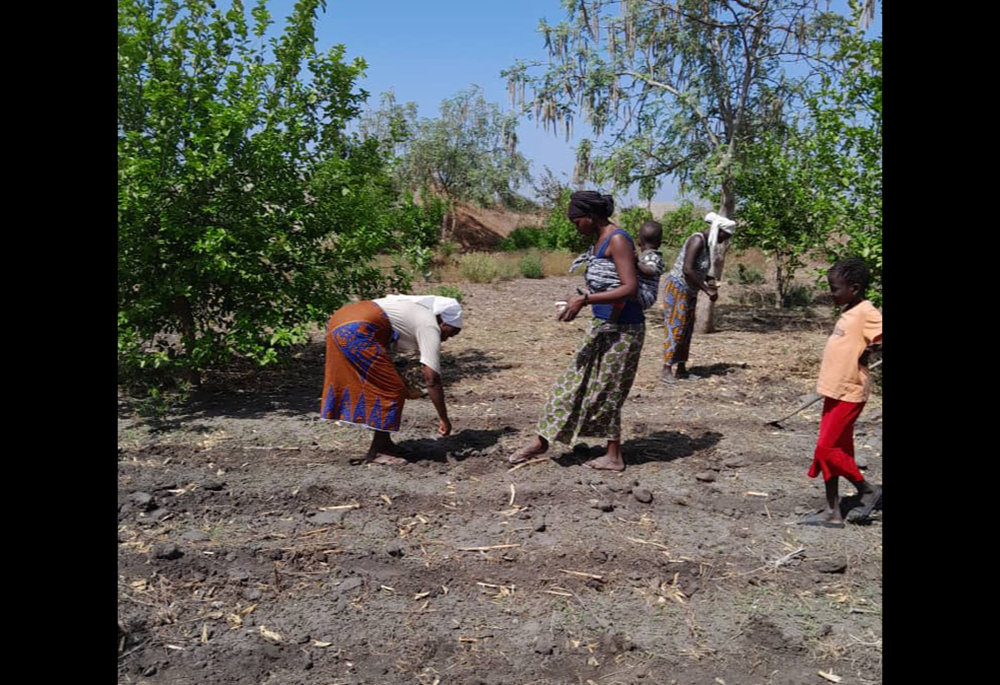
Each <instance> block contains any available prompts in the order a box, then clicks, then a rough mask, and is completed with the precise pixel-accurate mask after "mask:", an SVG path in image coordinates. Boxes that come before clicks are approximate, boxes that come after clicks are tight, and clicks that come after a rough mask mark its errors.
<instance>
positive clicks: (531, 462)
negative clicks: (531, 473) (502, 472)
mask: <svg viewBox="0 0 1000 685" xmlns="http://www.w3.org/2000/svg"><path fill="white" fill-rule="evenodd" d="M548 460H549V458H548V457H542V458H541V459H531V460H529V461H522V462H521V463H520V464H517V465H516V466H514V467H512V468H509V469H507V473H510V472H511V471H517V470H518V469H523V468H524V467H525V466H531V465H532V464H541V463H542V462H543V461H548Z"/></svg>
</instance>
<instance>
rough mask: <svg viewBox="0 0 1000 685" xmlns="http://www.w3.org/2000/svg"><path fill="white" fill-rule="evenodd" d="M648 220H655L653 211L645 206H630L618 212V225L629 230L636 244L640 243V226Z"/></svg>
mask: <svg viewBox="0 0 1000 685" xmlns="http://www.w3.org/2000/svg"><path fill="white" fill-rule="evenodd" d="M647 221H654V219H653V213H652V212H651V211H649V210H648V209H646V208H645V207H629V208H628V209H623V210H621V211H620V212H619V213H618V225H619V226H621V227H622V228H624V229H625V230H626V231H628V234H629V235H630V236H632V240H634V241H635V243H636V245H638V244H639V228H641V227H642V225H643V224H644V223H646V222H647Z"/></svg>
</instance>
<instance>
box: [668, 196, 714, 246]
mask: <svg viewBox="0 0 1000 685" xmlns="http://www.w3.org/2000/svg"><path fill="white" fill-rule="evenodd" d="M707 213H708V210H706V209H703V208H700V207H695V206H694V203H693V202H691V201H690V200H684V201H683V202H681V203H680V205H679V206H678V207H677V208H676V209H672V210H670V211H667V212H664V214H663V216H662V217H661V218H660V223H661V224H663V244H664V245H670V246H672V247H680V246H682V245H683V244H684V241H685V240H687V238H688V236H690V235H691V234H692V233H694V232H696V231H701V230H704V229H705V221H704V218H703V217H704V216H705V214H707Z"/></svg>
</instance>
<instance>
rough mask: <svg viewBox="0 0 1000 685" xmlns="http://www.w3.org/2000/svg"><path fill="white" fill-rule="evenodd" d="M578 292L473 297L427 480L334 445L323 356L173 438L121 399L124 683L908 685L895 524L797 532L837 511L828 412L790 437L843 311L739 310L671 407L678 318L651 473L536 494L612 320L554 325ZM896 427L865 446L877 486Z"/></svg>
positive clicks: (637, 417) (705, 345) (870, 432)
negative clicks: (544, 440)
mask: <svg viewBox="0 0 1000 685" xmlns="http://www.w3.org/2000/svg"><path fill="white" fill-rule="evenodd" d="M576 283H577V280H574V279H569V278H550V279H545V280H539V281H529V280H519V281H512V282H507V283H502V284H498V285H494V286H491V285H482V286H472V285H468V284H462V285H460V286H459V287H460V288H461V289H462V290H463V292H464V293H465V299H464V302H463V304H464V305H465V306H466V310H467V313H466V328H465V330H463V332H462V334H461V335H459V336H458V337H456V338H454V339H453V340H449V341H448V342H446V343H445V346H444V348H443V350H444V352H445V354H444V365H445V368H444V377H445V383H446V393H447V395H448V402H449V412H450V414H451V418H452V422H453V423H454V427H455V433H454V434H453V435H452V436H450V437H448V438H441V439H439V438H437V437H436V426H437V423H436V415H435V413H434V409H433V406H432V405H431V404H430V402H429V401H428V400H426V399H424V400H416V401H411V402H410V403H408V405H407V409H406V412H405V416H404V420H403V430H402V432H401V433H400V435H398V436H397V440H398V441H399V442H400V444H401V445H402V446H403V447H405V448H407V449H408V450H409V452H410V454H411V463H410V464H408V465H407V466H405V467H400V468H387V467H381V466H375V465H357V464H356V463H355V462H356V461H357V458H358V457H361V456H362V455H363V454H364V451H365V447H366V445H367V441H368V440H369V439H370V434H368V433H366V432H365V431H364V430H362V429H358V428H354V427H349V426H336V425H332V424H328V423H321V422H320V421H318V408H319V407H318V405H319V394H320V391H321V387H320V386H321V384H322V374H323V368H322V361H323V346H322V341H321V339H317V342H316V343H315V344H313V345H311V346H309V347H308V348H307V349H305V350H303V351H302V352H301V353H300V354H299V355H298V356H297V357H296V358H295V359H294V360H293V361H292V363H291V364H289V365H288V366H286V367H283V368H281V369H268V370H264V371H250V370H247V371H242V372H241V371H233V372H229V373H227V374H224V375H219V376H216V377H214V378H212V379H209V382H208V383H207V384H206V386H205V387H204V388H203V390H202V391H201V392H199V394H198V395H197V396H195V397H194V398H192V400H191V401H190V402H189V403H188V404H187V405H186V406H185V407H183V408H182V409H180V410H177V411H175V412H173V413H169V414H167V415H165V416H161V417H160V418H159V419H156V420H151V419H148V418H142V417H140V415H139V414H138V413H137V412H136V408H137V402H135V401H132V400H127V399H122V398H120V399H119V409H118V621H119V633H118V641H119V652H118V654H119V660H118V664H119V671H118V673H119V675H118V677H119V682H121V683H150V684H151V685H153V684H158V683H178V684H179V683H192V684H193V683H216V684H219V685H225V684H229V683H232V684H236V683H240V684H243V683H255V684H265V683H266V684H272V685H279V684H281V685H284V684H289V685H290V684H292V683H302V684H315V685H334V684H343V685H348V684H350V685H359V684H362V683H364V684H375V683H385V684H396V683H400V684H402V683H407V684H410V683H417V684H420V685H435V684H437V685H446V684H451V683H460V684H465V683H468V684H475V683H481V684H489V685H501V684H503V685H507V684H523V685H527V684H529V683H530V684H537V685H542V684H551V685H556V684H563V683H566V684H569V683H573V684H584V683H590V684H597V685H613V684H620V685H624V684H640V683H642V684H646V683H649V684H667V683H678V684H688V683H690V684H692V685H694V684H698V685H700V684H702V683H704V684H705V685H714V684H716V683H725V684H728V685H734V684H737V683H745V684H755V683H760V684H764V683H775V684H778V683H788V684H792V683H795V684H799V683H823V682H830V677H840V678H842V681H841V682H843V683H875V682H881V679H882V678H881V673H882V668H881V656H882V651H881V650H882V647H881V634H882V628H881V625H882V613H881V608H882V526H881V512H876V515H875V517H874V518H873V519H872V520H871V521H870V522H868V523H867V524H864V525H862V524H848V526H847V527H846V528H845V529H843V530H828V529H822V528H811V527H803V526H796V525H794V522H795V521H796V520H797V519H799V518H801V516H802V515H803V514H806V513H810V512H812V511H816V510H818V509H819V508H820V507H821V505H822V501H823V499H822V498H823V495H822V483H821V482H819V481H814V480H810V479H809V478H807V477H806V470H807V468H808V466H809V461H810V458H811V453H812V448H813V446H814V444H815V438H816V432H817V427H818V412H819V406H818V405H814V406H813V407H811V408H810V409H809V410H807V411H805V412H803V413H802V414H800V415H799V416H797V417H795V418H792V419H789V420H788V421H786V422H784V423H783V428H777V427H774V426H770V425H767V424H766V421H767V420H769V419H772V418H776V417H777V416H780V415H782V414H783V413H787V411H791V409H793V408H794V407H795V406H796V402H797V398H798V397H799V396H800V395H803V394H805V393H808V392H810V391H811V390H812V385H813V383H814V378H815V375H816V372H817V370H818V363H819V359H820V357H821V355H822V350H823V345H824V341H825V338H826V335H828V331H829V327H830V325H831V318H830V315H829V308H827V307H817V308H816V309H815V310H814V311H813V312H812V314H811V315H808V316H807V315H806V314H804V313H803V312H798V313H795V314H784V313H778V312H770V311H760V310H749V309H744V308H740V307H736V306H734V305H723V306H721V307H720V311H719V331H718V332H717V333H714V334H712V335H710V336H702V337H696V338H695V341H694V344H693V347H692V359H691V363H692V364H693V366H692V368H691V371H692V378H690V379H688V380H684V381H681V382H679V383H678V384H676V385H675V386H672V387H669V388H665V387H663V386H661V385H660V383H659V369H660V364H661V357H660V355H661V351H662V348H661V346H662V336H663V332H662V326H657V325H656V322H658V321H661V318H660V312H659V310H658V309H654V311H653V312H652V313H651V315H650V317H649V320H650V325H649V326H648V333H647V336H648V337H647V341H646V348H645V349H644V350H643V361H642V365H641V367H640V370H639V375H638V378H637V380H636V383H635V386H634V388H633V390H632V394H631V396H630V398H629V400H628V402H627V403H626V405H625V410H624V412H623V426H624V431H625V435H624V449H625V452H626V455H627V457H626V459H627V464H628V468H627V469H626V471H625V472H624V473H622V474H617V473H607V472H594V471H591V470H590V469H585V468H583V467H581V466H580V464H581V463H582V462H583V461H585V460H587V459H589V458H592V457H593V456H596V455H598V454H600V453H601V450H602V445H600V444H593V443H592V444H589V445H587V444H580V445H577V446H575V447H574V448H573V449H570V448H569V447H568V446H563V445H554V446H553V449H552V450H550V455H549V456H551V457H552V458H551V459H546V460H544V461H539V462H537V463H531V464H529V465H527V466H524V467H521V468H518V469H516V470H513V471H511V470H510V466H509V464H507V462H506V459H505V458H506V456H507V455H509V454H510V453H511V452H512V451H514V450H515V449H516V448H517V447H519V446H520V445H521V444H522V443H523V442H524V441H526V440H527V439H529V438H530V437H531V436H532V435H533V432H532V431H533V426H534V422H535V421H536V420H537V418H538V414H539V412H540V410H541V408H542V405H543V403H544V402H545V398H546V393H547V391H548V388H549V385H550V384H551V382H552V381H553V380H554V379H555V378H556V376H557V375H558V374H559V372H560V371H561V370H562V368H563V367H564V366H565V364H566V363H568V361H569V357H570V355H571V354H572V353H573V351H574V350H575V347H576V345H577V343H578V342H579V340H580V338H581V337H582V332H583V330H584V328H585V326H587V325H588V324H589V320H588V317H587V315H586V314H584V316H583V317H581V319H580V320H579V321H576V322H573V323H571V324H561V323H557V322H555V321H554V308H553V302H554V301H555V300H558V299H565V296H566V295H567V294H568V293H571V292H572V291H573V288H574V287H575V285H576ZM881 411H882V408H881V398H879V397H873V398H872V400H871V402H870V403H869V406H868V407H866V409H865V411H864V413H863V414H862V417H861V419H860V421H859V423H858V426H857V429H856V437H855V441H856V446H857V450H858V454H859V455H860V456H862V457H863V458H865V459H866V460H867V463H868V467H867V471H866V477H867V478H868V479H869V480H871V481H873V482H875V483H881V481H882V473H881V471H882V458H881V451H882V421H881ZM845 490H846V493H845V494H847V493H850V491H851V490H852V488H851V487H850V486H849V485H847V486H845ZM850 503H851V502H850V500H848V506H849V505H850ZM820 672H823V673H824V674H826V675H820Z"/></svg>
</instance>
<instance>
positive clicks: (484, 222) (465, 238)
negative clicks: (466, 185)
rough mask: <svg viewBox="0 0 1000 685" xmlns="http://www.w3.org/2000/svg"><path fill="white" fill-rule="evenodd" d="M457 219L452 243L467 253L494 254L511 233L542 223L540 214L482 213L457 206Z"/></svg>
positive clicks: (471, 208)
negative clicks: (480, 251) (489, 251)
mask: <svg viewBox="0 0 1000 685" xmlns="http://www.w3.org/2000/svg"><path fill="white" fill-rule="evenodd" d="M456 215H457V216H456V219H455V227H454V231H453V233H452V236H451V239H452V240H454V241H455V242H457V243H459V244H460V245H461V246H462V248H463V249H464V250H467V251H470V252H471V251H478V250H495V249H496V247H497V245H499V244H500V241H501V240H503V239H504V238H506V237H507V236H508V235H510V234H511V232H512V231H513V230H514V229H516V228H519V227H521V226H532V227H535V228H538V227H541V225H542V222H543V221H544V217H542V215H540V214H528V213H524V212H511V211H507V210H503V209H483V208H481V207H473V206H470V205H459V206H458V208H457V210H456ZM448 221H450V218H449V219H448ZM449 228H450V225H449Z"/></svg>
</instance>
